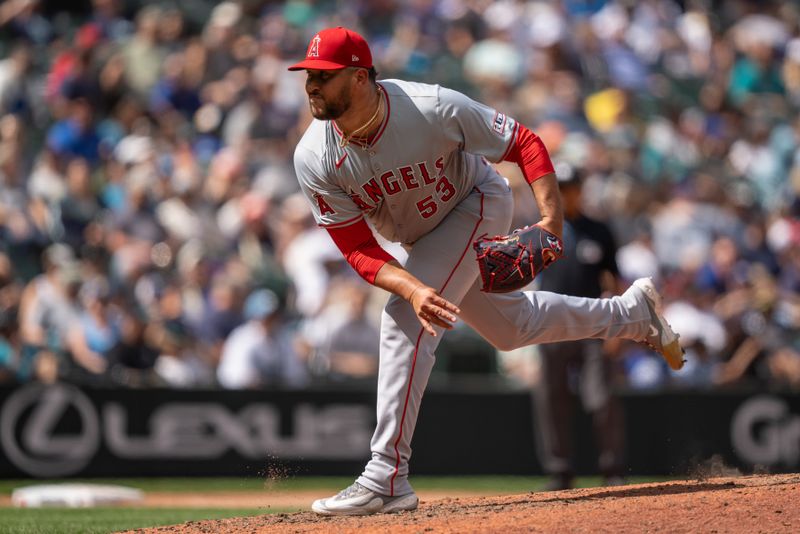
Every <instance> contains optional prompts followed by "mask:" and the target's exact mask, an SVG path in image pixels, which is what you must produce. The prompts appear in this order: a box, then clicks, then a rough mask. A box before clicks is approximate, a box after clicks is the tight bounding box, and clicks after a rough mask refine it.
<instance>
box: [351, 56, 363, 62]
mask: <svg viewBox="0 0 800 534" xmlns="http://www.w3.org/2000/svg"><path fill="white" fill-rule="evenodd" d="M350 61H361V59H359V57H358V56H357V55H355V54H353V56H352V57H351V58H350Z"/></svg>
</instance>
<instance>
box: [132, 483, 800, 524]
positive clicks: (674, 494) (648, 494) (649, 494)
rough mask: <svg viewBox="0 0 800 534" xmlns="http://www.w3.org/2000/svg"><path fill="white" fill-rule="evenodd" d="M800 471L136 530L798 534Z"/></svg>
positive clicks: (443, 501) (437, 500)
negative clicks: (384, 511) (373, 512)
mask: <svg viewBox="0 0 800 534" xmlns="http://www.w3.org/2000/svg"><path fill="white" fill-rule="evenodd" d="M798 502H800V474H791V475H758V476H756V475H754V476H743V477H725V478H709V479H705V480H694V481H675V482H659V483H653V484H638V485H629V486H617V487H611V488H589V489H577V490H569V491H559V492H549V493H548V492H541V493H526V494H522V495H504V496H498V497H470V498H452V499H436V500H425V499H422V501H421V502H420V507H419V509H418V510H416V511H414V512H403V513H400V514H389V515H377V516H370V517H335V518H322V517H319V516H317V515H315V514H313V513H311V512H301V513H296V514H278V515H264V516H257V517H248V518H239V519H223V520H218V521H197V522H192V523H186V524H183V525H177V526H172V527H161V528H158V529H148V530H146V531H145V530H139V531H136V532H178V533H190V532H191V533H209V532H226V533H229V534H239V533H248V534H251V533H255V532H258V533H266V532H270V533H271V532H275V533H298V532H314V533H320V532H324V533H334V532H336V533H338V532H359V533H363V532H392V533H395V532H403V533H417V532H434V533H464V532H476V533H477V532H481V533H483V532H504V533H505V532H559V533H561V532H586V533H594V532H614V533H620V532H631V533H633V532H636V533H640V532H670V533H678V532H685V533H699V532H705V533H714V532H719V533H722V532H737V533H738V532H741V533H751V532H800V506H798Z"/></svg>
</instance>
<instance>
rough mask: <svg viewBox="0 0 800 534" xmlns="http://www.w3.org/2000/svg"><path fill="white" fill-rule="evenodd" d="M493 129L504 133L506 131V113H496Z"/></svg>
mask: <svg viewBox="0 0 800 534" xmlns="http://www.w3.org/2000/svg"><path fill="white" fill-rule="evenodd" d="M492 130H494V131H495V132H497V133H499V134H500V135H503V133H504V132H505V131H506V116H505V114H504V113H495V114H494V121H492Z"/></svg>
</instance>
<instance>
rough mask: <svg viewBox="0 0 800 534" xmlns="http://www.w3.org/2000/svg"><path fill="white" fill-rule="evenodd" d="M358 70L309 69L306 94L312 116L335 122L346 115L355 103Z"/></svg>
mask: <svg viewBox="0 0 800 534" xmlns="http://www.w3.org/2000/svg"><path fill="white" fill-rule="evenodd" d="M356 70H357V69H355V68H351V67H346V68H343V69H338V70H314V69H307V70H306V73H307V74H308V78H307V79H306V93H307V94H308V104H309V107H310V108H311V115H313V116H314V118H315V119H319V120H335V119H338V118H339V117H341V116H342V115H344V113H346V112H347V111H348V110H349V109H350V106H351V105H352V103H353V99H352V88H353V73H354V72H356Z"/></svg>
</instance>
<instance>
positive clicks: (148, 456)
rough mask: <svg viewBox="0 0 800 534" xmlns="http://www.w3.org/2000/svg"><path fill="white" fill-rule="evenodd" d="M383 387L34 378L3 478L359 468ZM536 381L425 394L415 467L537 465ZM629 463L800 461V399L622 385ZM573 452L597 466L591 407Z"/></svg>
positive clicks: (7, 440) (7, 401)
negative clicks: (156, 384)
mask: <svg viewBox="0 0 800 534" xmlns="http://www.w3.org/2000/svg"><path fill="white" fill-rule="evenodd" d="M374 402H375V392H374V391H339V390H332V391H302V392H298V391H270V392H257V391H247V392H230V391H176V390H122V389H81V388H78V387H76V386H72V385H68V384H58V385H52V386H43V385H38V384H31V385H26V386H22V387H18V388H7V389H0V477H2V478H15V477H36V478H55V477H104V476H120V477H121V476H216V475H228V476H276V475H277V476H295V475H320V474H337V475H355V474H357V473H359V472H360V470H361V469H362V468H363V465H364V463H365V462H366V461H367V459H368V458H369V454H370V453H369V440H370V437H371V435H372V430H373V428H374V425H375V409H374ZM531 402H532V401H531V397H530V395H529V394H528V393H527V392H524V391H523V392H520V391H515V392H497V391H494V392H484V393H463V392H448V391H439V390H433V391H429V392H428V393H427V394H426V397H425V400H424V402H423V406H422V411H421V413H420V419H419V423H418V425H417V430H416V432H415V436H414V442H413V445H414V455H413V457H412V459H411V468H412V470H413V471H414V472H415V473H417V474H453V475H455V474H489V473H497V474H526V475H527V474H539V473H541V468H540V465H539V463H538V461H537V459H536V451H535V445H534V443H535V440H534V431H533V429H534V425H535V421H534V420H533V418H532V417H533V416H532V413H533V410H532V404H531ZM623 403H624V406H625V413H626V423H627V424H626V428H627V432H626V434H627V458H628V466H629V473H630V474H643V475H656V474H662V475H685V474H691V473H692V471H693V470H694V469H698V468H702V466H703V465H704V464H706V463H708V462H709V461H711V460H712V459H713V460H714V461H715V462H717V465H719V462H722V464H723V465H726V466H729V467H731V468H738V469H741V470H742V471H744V472H750V471H753V470H766V471H776V472H778V471H787V470H797V469H798V468H800V396H798V395H794V396H792V395H784V394H777V393H744V392H737V393H714V394H710V393H707V394H706V393H686V392H681V393H678V392H676V393H669V394H666V393H661V394H652V395H641V394H636V395H634V394H626V395H624V396H623ZM575 429H576V443H577V444H578V445H577V448H576V451H575V453H576V461H577V464H578V468H579V470H580V471H581V472H582V473H587V474H588V473H594V472H596V460H595V455H594V452H593V447H592V434H591V428H590V422H589V419H588V417H587V416H586V415H585V414H584V415H581V416H579V417H577V418H576V421H575Z"/></svg>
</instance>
